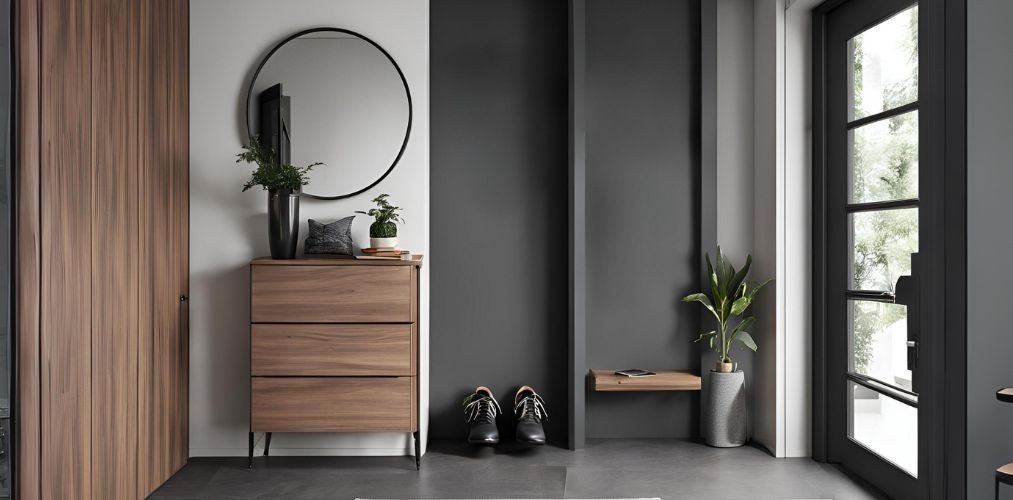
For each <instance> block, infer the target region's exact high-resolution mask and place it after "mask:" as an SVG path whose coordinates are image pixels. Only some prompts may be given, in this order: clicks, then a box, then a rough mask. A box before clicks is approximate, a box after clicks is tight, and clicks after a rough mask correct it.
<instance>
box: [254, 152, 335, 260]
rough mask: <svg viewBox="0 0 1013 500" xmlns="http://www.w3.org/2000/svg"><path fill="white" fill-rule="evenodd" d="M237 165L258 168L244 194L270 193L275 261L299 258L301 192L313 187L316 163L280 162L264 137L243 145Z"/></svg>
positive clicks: (269, 225) (270, 230)
mask: <svg viewBox="0 0 1013 500" xmlns="http://www.w3.org/2000/svg"><path fill="white" fill-rule="evenodd" d="M236 163H252V164H254V165H256V166H257V167H256V168H255V169H254V170H253V175H251V176H250V179H249V180H247V181H246V184H243V191H244V192H245V191H249V190H250V189H252V188H253V187H255V186H260V187H261V188H263V189H264V190H265V191H267V192H268V193H267V213H268V221H267V231H268V233H267V234H268V237H267V238H268V243H269V244H270V246H271V257H273V258H275V259H292V258H295V251H296V246H297V241H298V238H299V192H300V191H302V187H303V186H305V185H307V184H309V182H310V181H309V172H310V170H312V169H313V167H315V166H317V165H323V163H314V164H312V165H307V166H305V167H302V168H299V167H295V166H293V165H289V164H287V163H281V162H280V161H278V158H277V156H276V155H275V154H274V151H273V150H272V149H271V147H270V146H268V145H266V144H264V143H262V142H261V141H260V137H257V136H253V137H251V138H250V145H249V146H243V152H241V153H239V154H237V155H236Z"/></svg>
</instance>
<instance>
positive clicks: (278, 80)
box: [246, 28, 412, 200]
mask: <svg viewBox="0 0 1013 500" xmlns="http://www.w3.org/2000/svg"><path fill="white" fill-rule="evenodd" d="M246 125H247V128H248V131H249V134H250V137H253V136H255V135H259V136H260V138H261V142H263V143H264V144H267V145H270V146H271V147H272V149H273V150H274V152H275V155H276V156H277V157H278V159H279V160H280V161H283V162H286V163H291V164H293V165H295V166H297V167H302V166H305V165H309V164H311V163H316V162H323V163H324V164H323V165H320V166H317V167H314V168H313V170H312V171H311V172H310V176H309V178H310V182H309V184H308V185H307V186H305V188H304V190H303V191H304V192H303V195H304V196H307V197H310V198H317V199H324V200H337V199H341V198H347V197H349V196H355V195H357V194H359V193H362V192H363V191H366V190H367V189H369V188H371V187H373V186H375V185H376V184H378V183H379V182H380V181H382V180H383V179H384V177H386V176H387V174H389V173H390V172H391V170H393V169H394V166H395V165H397V162H398V160H400V159H401V155H402V154H404V150H405V147H406V146H407V145H408V136H409V134H410V133H411V126H412V100H411V93H410V92H409V90H408V82H407V80H405V77H404V73H402V72H401V68H400V67H398V65H397V63H396V62H394V59H393V58H392V57H391V56H390V54H388V53H387V51H385V50H383V48H382V47H380V46H379V45H378V44H377V43H376V42H374V41H372V40H370V39H369V38H366V37H365V36H362V35H360V34H358V33H355V32H353V31H349V30H344V29H340V28H314V29H310V30H306V31H301V32H299V33H296V34H294V35H292V36H290V37H288V38H286V39H285V40H282V41H281V43H279V44H278V45H276V46H275V47H274V48H273V49H272V50H271V51H270V52H269V53H268V54H267V57H265V58H264V60H263V61H261V63H260V66H259V67H258V68H257V72H256V73H254V75H253V80H252V81H251V83H250V88H249V90H248V92H247V95H246Z"/></svg>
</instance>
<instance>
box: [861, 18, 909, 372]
mask: <svg viewBox="0 0 1013 500" xmlns="http://www.w3.org/2000/svg"><path fill="white" fill-rule="evenodd" d="M895 22H896V25H894V26H889V27H888V28H889V29H896V30H903V32H899V31H895V32H894V35H896V37H897V39H898V40H899V42H900V44H899V46H897V47H893V48H890V47H880V46H871V47H868V53H867V51H866V49H867V47H865V46H864V44H863V41H864V40H863V37H862V36H858V37H856V38H855V39H853V40H852V42H851V44H852V47H851V50H852V54H853V61H854V63H853V80H852V96H853V100H854V102H853V106H854V109H856V110H861V109H865V108H866V106H865V105H866V104H868V105H869V106H868V108H870V109H876V110H878V109H884V110H886V109H892V108H896V107H898V106H901V105H904V104H907V103H910V102H915V101H917V99H918V73H917V68H918V15H917V7H914V8H913V10H912V11H911V12H908V13H905V14H903V15H902V16H899V17H898V19H896V20H895ZM883 27H884V28H887V26H885V25H884V26H883ZM874 29H875V28H874ZM885 50H895V51H900V57H901V59H902V60H904V61H903V62H904V67H910V68H913V71H912V72H910V73H908V74H905V75H904V77H903V78H900V79H897V80H895V81H891V82H886V84H885V85H883V87H882V89H875V90H876V91H867V89H866V88H864V84H865V82H866V76H867V75H866V71H868V70H870V67H871V66H872V65H873V63H874V62H875V63H877V64H879V65H880V66H882V65H883V64H885V63H884V62H883V61H882V60H876V57H877V56H878V55H879V54H880V53H882V52H884V51H885ZM875 71H877V73H874V74H873V78H876V75H877V74H878V72H882V71H884V70H883V68H881V67H878V68H876V69H875ZM868 97H874V98H881V99H882V102H877V103H867V102H863V98H868ZM851 142H852V162H851V164H852V174H851V186H850V188H851V195H850V201H851V202H853V203H854V202H867V201H884V200H901V199H910V198H917V197H918V112H917V111H912V112H908V113H904V114H901V115H897V116H894V117H893V118H890V119H887V120H884V121H881V122H875V123H872V124H869V125H864V126H862V127H859V128H857V129H855V130H854V131H852V141H851ZM852 228H853V229H852V230H853V236H852V242H853V243H852V244H853V248H852V262H853V264H852V271H851V273H852V278H851V279H852V282H851V285H850V288H852V289H859V290H874V291H891V292H892V291H893V290H894V286H895V283H896V280H897V277H899V276H901V275H905V274H909V273H910V272H911V253H914V252H917V251H918V210H917V209H916V208H907V209H898V210H882V211H875V212H864V213H859V214H855V215H854V216H853V220H852ZM850 311H851V317H852V318H853V319H852V321H853V323H852V328H853V330H852V339H853V345H852V352H853V356H854V358H853V359H854V365H855V366H854V370H855V371H857V372H859V373H868V369H869V364H870V363H871V362H872V359H873V344H874V342H875V338H876V335H877V334H880V333H883V332H885V331H886V330H887V328H888V327H889V326H890V325H893V324H895V323H896V322H898V321H901V320H903V319H904V318H905V316H906V308H904V307H901V306H896V305H892V304H883V303H867V302H857V301H851V304H850Z"/></svg>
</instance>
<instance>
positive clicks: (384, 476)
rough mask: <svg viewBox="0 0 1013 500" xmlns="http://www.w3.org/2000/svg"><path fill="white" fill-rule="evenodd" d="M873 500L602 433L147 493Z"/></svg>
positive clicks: (794, 464) (300, 461) (680, 446)
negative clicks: (569, 442)
mask: <svg viewBox="0 0 1013 500" xmlns="http://www.w3.org/2000/svg"><path fill="white" fill-rule="evenodd" d="M617 497H627V498H630V497H660V498H664V499H707V500H722V499H729V500H731V499H748V500H764V499H777V500H782V499H834V500H866V499H874V498H879V497H877V496H875V495H873V494H871V493H869V492H868V491H866V490H865V489H864V488H863V487H862V486H860V485H859V484H857V483H856V482H855V481H853V480H852V479H851V478H849V477H848V476H846V475H844V474H843V473H842V472H841V471H840V470H839V469H838V468H836V467H834V466H832V465H826V464H819V463H816V462H813V461H812V460H809V459H776V458H772V457H771V456H770V455H769V454H767V452H766V451H763V450H760V449H757V448H753V447H749V446H746V447H742V448H730V449H718V448H711V447H708V446H706V445H703V444H699V443H695V442H691V441H683V440H664V439H609V440H600V441H593V442H590V443H588V446H587V448H585V449H583V450H580V451H576V452H572V451H569V450H566V449H562V448H557V447H553V446H545V447H542V448H535V449H524V448H519V447H517V446H515V445H511V444H504V445H500V446H497V447H494V448H475V447H470V446H468V445H467V444H464V443H460V442H450V441H434V442H432V443H430V446H429V451H428V452H427V453H426V454H425V456H423V458H422V470H421V471H420V472H416V471H415V463H414V460H413V459H411V458H409V457H269V458H266V459H265V458H263V457H259V458H257V459H256V462H255V465H254V469H253V470H248V469H247V468H246V459H245V458H193V459H191V460H190V463H189V464H187V465H186V467H184V468H183V469H182V470H180V471H179V472H178V473H177V474H176V475H175V476H173V477H172V479H170V480H169V481H168V482H167V483H166V484H165V485H163V486H162V487H161V488H160V489H159V490H158V491H156V492H155V494H154V495H153V496H152V498H156V499H166V500H169V499H174V500H182V499H236V498H286V499H324V498H326V499H346V498H347V499H353V498H389V499H397V498H401V499H410V498H617Z"/></svg>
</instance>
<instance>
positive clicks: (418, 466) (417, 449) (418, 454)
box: [412, 431, 422, 470]
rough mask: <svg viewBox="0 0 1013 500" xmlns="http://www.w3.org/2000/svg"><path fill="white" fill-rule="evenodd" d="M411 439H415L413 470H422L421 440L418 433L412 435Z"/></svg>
mask: <svg viewBox="0 0 1013 500" xmlns="http://www.w3.org/2000/svg"><path fill="white" fill-rule="evenodd" d="M412 437H413V438H415V470H420V469H421V468H422V439H421V438H419V431H415V432H413V433H412Z"/></svg>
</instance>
